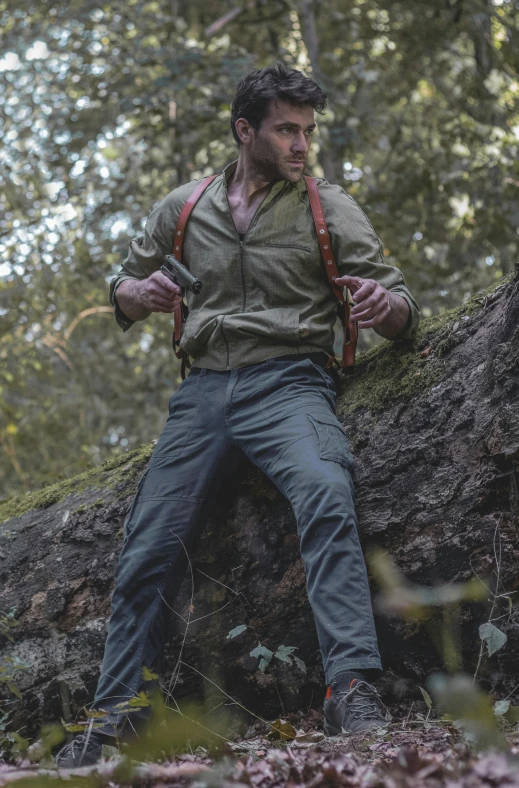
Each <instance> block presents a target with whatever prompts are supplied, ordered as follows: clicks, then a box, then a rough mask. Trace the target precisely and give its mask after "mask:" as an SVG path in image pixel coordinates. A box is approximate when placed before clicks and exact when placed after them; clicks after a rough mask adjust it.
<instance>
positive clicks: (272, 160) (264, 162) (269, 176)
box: [250, 139, 304, 183]
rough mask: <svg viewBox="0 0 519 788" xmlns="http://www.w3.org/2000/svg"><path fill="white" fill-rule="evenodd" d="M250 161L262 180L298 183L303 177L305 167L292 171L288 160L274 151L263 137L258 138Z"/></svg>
mask: <svg viewBox="0 0 519 788" xmlns="http://www.w3.org/2000/svg"><path fill="white" fill-rule="evenodd" d="M250 163H251V165H252V166H253V168H254V172H255V173H256V174H257V175H258V177H259V179H260V180H266V181H268V182H269V183H270V182H271V181H290V183H297V181H300V180H301V178H302V177H303V171H304V168H301V169H300V170H297V171H296V172H294V171H292V170H291V168H290V165H289V164H288V162H287V161H285V160H284V159H282V158H279V157H278V156H276V155H274V154H273V153H272V148H271V147H270V145H267V144H265V143H264V142H263V141H262V140H261V139H257V142H256V146H255V148H254V152H253V153H251V155H250Z"/></svg>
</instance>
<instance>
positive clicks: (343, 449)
mask: <svg viewBox="0 0 519 788" xmlns="http://www.w3.org/2000/svg"><path fill="white" fill-rule="evenodd" d="M307 416H308V418H309V420H310V424H311V425H312V427H313V428H314V431H315V435H316V438H317V444H318V447H319V457H320V458H321V460H329V461H330V462H338V463H339V464H340V465H342V467H343V468H346V469H347V470H348V471H350V473H353V465H354V462H353V455H352V453H351V450H350V444H349V442H348V438H347V437H346V433H345V432H344V430H343V428H342V427H341V425H340V424H339V422H338V421H337V419H336V418H335V417H334V416H332V415H331V414H330V415H328V414H325V413H323V414H322V415H321V414H319V416H315V415H310V414H309V413H307Z"/></svg>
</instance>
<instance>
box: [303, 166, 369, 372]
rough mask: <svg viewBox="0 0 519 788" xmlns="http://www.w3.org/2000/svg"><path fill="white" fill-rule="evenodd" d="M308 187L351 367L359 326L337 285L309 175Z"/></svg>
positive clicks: (345, 291)
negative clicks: (352, 318)
mask: <svg viewBox="0 0 519 788" xmlns="http://www.w3.org/2000/svg"><path fill="white" fill-rule="evenodd" d="M304 179H305V182H306V187H307V189H308V197H309V199H310V208H311V210H312V216H313V218H314V224H315V230H316V233H317V240H318V242H319V248H320V250H321V256H322V258H323V262H324V267H325V269H326V274H327V276H328V279H329V282H330V285H331V288H332V290H333V293H334V295H335V297H336V299H337V301H338V302H339V304H340V310H339V316H340V318H341V322H342V326H343V331H344V343H343V347H342V366H343V367H351V366H353V365H354V364H355V348H356V346H357V326H356V324H355V323H353V322H352V321H351V320H350V302H349V298H348V288H346V287H345V288H342V287H339V286H338V285H336V284H335V280H336V279H338V278H339V269H338V268H337V263H336V261H335V255H334V253H333V249H332V244H331V241H330V234H329V232H328V227H327V226H326V222H325V220H324V212H323V206H322V204H321V198H320V196H319V189H318V188H317V183H316V182H315V179H314V178H311V177H310V176H309V175H305V176H304Z"/></svg>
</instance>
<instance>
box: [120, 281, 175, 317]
mask: <svg viewBox="0 0 519 788" xmlns="http://www.w3.org/2000/svg"><path fill="white" fill-rule="evenodd" d="M123 284H124V283H123ZM121 287H122V285H121ZM140 289H141V304H142V306H143V307H144V308H145V309H147V310H148V312H173V311H174V310H175V309H176V308H178V306H179V305H180V301H181V300H182V293H181V290H180V287H179V286H178V285H176V284H175V283H174V282H172V281H171V279H168V277H167V276H165V274H163V273H162V271H155V272H154V273H153V274H152V275H151V276H148V278H147V279H143V280H142V281H141V282H140Z"/></svg>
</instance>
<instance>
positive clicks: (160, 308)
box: [149, 295, 182, 312]
mask: <svg viewBox="0 0 519 788" xmlns="http://www.w3.org/2000/svg"><path fill="white" fill-rule="evenodd" d="M181 300H182V299H181V298H180V296H177V295H175V296H174V297H173V298H169V297H166V298H164V297H163V296H162V297H161V296H160V295H152V296H151V297H150V299H149V307H150V309H151V310H152V312H173V310H174V309H175V308H176V307H177V306H178V305H179V304H180V302H181Z"/></svg>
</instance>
